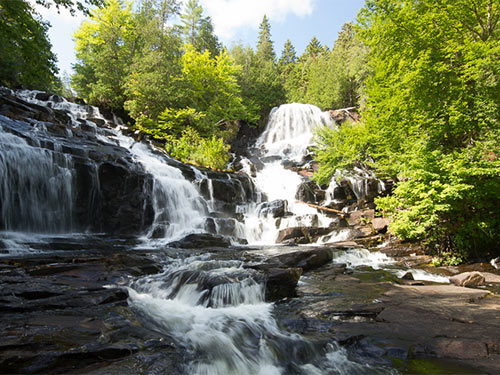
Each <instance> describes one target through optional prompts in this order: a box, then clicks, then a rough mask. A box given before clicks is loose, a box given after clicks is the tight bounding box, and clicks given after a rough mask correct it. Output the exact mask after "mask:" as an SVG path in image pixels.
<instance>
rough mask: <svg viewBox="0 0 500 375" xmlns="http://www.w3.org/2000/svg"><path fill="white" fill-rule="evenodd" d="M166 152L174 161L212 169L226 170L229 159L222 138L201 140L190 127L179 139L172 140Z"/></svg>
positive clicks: (214, 137) (227, 150)
mask: <svg viewBox="0 0 500 375" xmlns="http://www.w3.org/2000/svg"><path fill="white" fill-rule="evenodd" d="M166 150H167V152H169V153H170V155H172V157H174V158H176V159H179V160H181V161H184V162H188V163H193V164H196V165H200V166H203V167H207V168H213V169H224V168H226V166H227V164H228V163H229V160H230V159H231V155H230V154H229V146H228V145H226V144H225V143H224V140H223V139H222V138H217V137H216V136H212V137H211V138H202V137H200V135H199V134H198V132H197V131H196V130H195V129H193V128H191V127H188V128H186V129H184V130H183V131H182V133H181V136H180V138H172V139H171V141H170V142H169V143H167V144H166Z"/></svg>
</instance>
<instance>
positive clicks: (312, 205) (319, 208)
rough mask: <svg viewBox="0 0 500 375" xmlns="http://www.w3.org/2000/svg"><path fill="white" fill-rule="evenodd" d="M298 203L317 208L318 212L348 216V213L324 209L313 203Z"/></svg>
mask: <svg viewBox="0 0 500 375" xmlns="http://www.w3.org/2000/svg"><path fill="white" fill-rule="evenodd" d="M296 202H297V203H303V204H307V205H308V206H309V207H312V208H316V209H317V210H321V211H326V212H332V213H334V214H339V215H343V216H346V215H347V213H346V212H344V211H339V210H334V209H333V208H329V207H324V206H318V205H317V204H312V203H307V202H302V201H296Z"/></svg>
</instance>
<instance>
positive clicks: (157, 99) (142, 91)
mask: <svg viewBox="0 0 500 375" xmlns="http://www.w3.org/2000/svg"><path fill="white" fill-rule="evenodd" d="M178 12H179V3H178V1H176V0H144V1H142V2H141V3H140V8H139V9H138V12H137V13H134V14H133V18H134V24H135V25H136V30H135V37H136V39H135V43H136V48H135V53H134V56H133V58H132V62H131V65H130V74H129V76H128V77H127V78H126V82H125V84H124V91H125V95H126V101H125V104H124V107H125V109H126V110H127V111H128V112H129V114H130V116H131V117H132V118H133V119H135V120H136V121H137V119H138V118H139V117H141V116H146V117H148V118H150V119H152V120H153V121H156V120H157V118H158V115H159V114H160V113H161V112H162V111H163V110H165V108H174V107H178V101H179V90H180V88H179V86H178V85H177V77H179V76H180V75H181V66H180V62H179V61H180V57H181V55H182V40H181V38H180V36H179V35H177V33H176V31H175V28H174V27H173V26H171V27H170V26H167V22H168V21H169V20H170V19H173V18H174V17H175V16H176V15H177V14H178Z"/></svg>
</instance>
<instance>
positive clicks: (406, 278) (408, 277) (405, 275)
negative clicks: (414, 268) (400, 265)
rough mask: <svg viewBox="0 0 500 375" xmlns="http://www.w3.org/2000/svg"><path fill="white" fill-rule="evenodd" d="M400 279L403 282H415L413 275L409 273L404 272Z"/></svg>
mask: <svg viewBox="0 0 500 375" xmlns="http://www.w3.org/2000/svg"><path fill="white" fill-rule="evenodd" d="M401 279H403V280H415V279H414V278H413V274H412V273H411V272H410V271H408V272H406V273H405V274H404V275H403V276H401Z"/></svg>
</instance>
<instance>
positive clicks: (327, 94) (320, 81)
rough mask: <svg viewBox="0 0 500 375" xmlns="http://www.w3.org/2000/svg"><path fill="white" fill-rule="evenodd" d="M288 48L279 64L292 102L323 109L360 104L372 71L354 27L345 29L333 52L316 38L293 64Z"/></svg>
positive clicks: (288, 97) (345, 27)
mask: <svg viewBox="0 0 500 375" xmlns="http://www.w3.org/2000/svg"><path fill="white" fill-rule="evenodd" d="M289 48H290V46H288V45H285V50H284V51H283V55H282V58H281V59H280V65H279V66H280V71H281V76H282V80H283V85H284V87H285V90H286V97H287V100H288V101H289V102H299V103H310V104H314V105H316V106H318V107H320V108H323V109H328V108H346V107H354V106H358V105H359V104H360V102H361V96H362V87H363V82H364V81H365V79H366V77H367V76H368V72H369V71H368V68H367V65H366V53H367V51H366V47H365V46H364V44H363V42H362V41H361V40H360V39H359V37H358V34H357V33H356V28H355V27H354V26H353V25H352V24H350V23H347V24H345V25H344V26H343V27H342V30H341V31H340V33H339V37H338V39H337V41H336V42H335V45H334V47H333V50H332V51H330V50H329V49H328V47H326V46H321V43H320V42H319V41H318V40H317V39H316V38H315V37H314V38H313V39H312V40H311V42H310V43H309V44H308V46H307V48H306V50H305V51H304V53H303V54H302V55H301V56H300V58H299V59H298V60H297V61H294V62H293V63H292V62H290V61H289V60H290V58H289V57H287V56H288V55H290V54H291V52H290V51H289ZM292 48H293V47H292ZM293 52H294V51H293Z"/></svg>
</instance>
